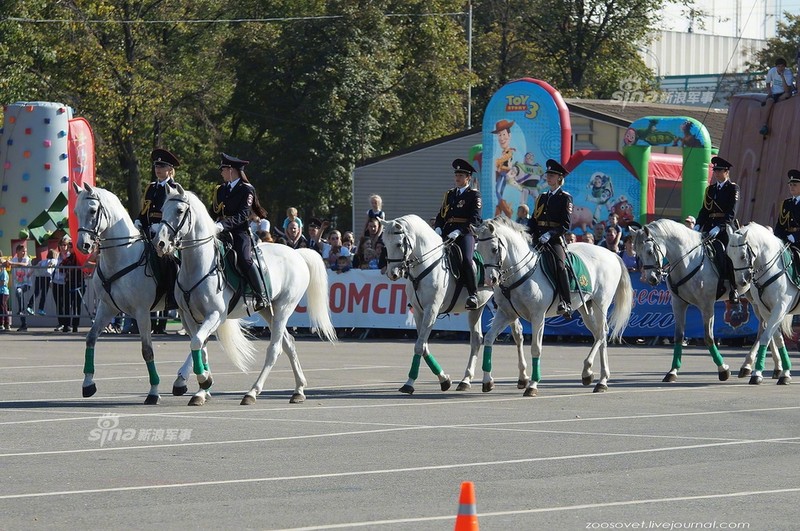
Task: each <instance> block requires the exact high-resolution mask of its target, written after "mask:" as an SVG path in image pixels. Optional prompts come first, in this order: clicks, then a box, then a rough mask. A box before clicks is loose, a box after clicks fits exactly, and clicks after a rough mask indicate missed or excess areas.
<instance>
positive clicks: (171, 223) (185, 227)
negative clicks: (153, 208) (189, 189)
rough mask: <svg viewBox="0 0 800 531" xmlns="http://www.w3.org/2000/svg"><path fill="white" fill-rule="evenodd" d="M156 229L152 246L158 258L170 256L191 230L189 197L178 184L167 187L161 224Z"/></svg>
mask: <svg viewBox="0 0 800 531" xmlns="http://www.w3.org/2000/svg"><path fill="white" fill-rule="evenodd" d="M156 227H157V230H156V235H155V237H154V238H153V246H154V247H155V249H156V252H158V255H159V256H166V255H171V254H172V253H173V252H174V251H175V249H176V247H178V245H179V244H180V241H181V239H182V238H183V237H184V236H185V235H186V234H187V233H188V232H189V231H190V230H191V228H192V209H191V205H190V203H189V197H188V195H187V193H186V191H185V190H184V189H183V187H182V186H181V185H180V184H176V185H175V187H172V186H167V197H166V199H165V200H164V205H163V206H162V207H161V223H159V224H158V225H157V226H156Z"/></svg>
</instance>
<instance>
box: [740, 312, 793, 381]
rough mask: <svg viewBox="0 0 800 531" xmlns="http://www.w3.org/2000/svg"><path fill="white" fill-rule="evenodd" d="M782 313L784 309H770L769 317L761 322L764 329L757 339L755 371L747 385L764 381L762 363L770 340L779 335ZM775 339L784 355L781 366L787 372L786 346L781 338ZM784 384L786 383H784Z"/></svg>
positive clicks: (787, 357)
mask: <svg viewBox="0 0 800 531" xmlns="http://www.w3.org/2000/svg"><path fill="white" fill-rule="evenodd" d="M784 312H785V308H781V307H779V306H776V307H775V308H773V309H772V312H771V313H770V315H769V316H768V317H767V318H766V319H765V320H763V323H764V329H763V331H762V332H761V336H760V337H759V339H758V343H759V345H758V352H757V354H756V362H755V366H754V369H755V371H754V372H753V374H752V375H751V376H750V382H749V383H750V384H752V385H759V384H760V383H761V382H762V381H763V380H764V377H763V375H762V372H763V371H764V361H765V359H766V357H767V348H768V347H769V343H770V340H775V339H776V337H777V336H780V335H781V331H780V328H779V327H780V324H781V322H782V321H783V316H784V315H785V313H784ZM777 339H778V340H779V341H780V344H782V345H783V349H782V353H783V352H785V353H786V356H785V358H784V357H783V356H781V357H782V361H783V363H782V365H783V367H784V368H785V369H787V370H788V368H790V367H791V362H790V361H789V354H788V352H787V351H786V344H785V343H784V342H783V337H778V338H777ZM778 383H780V380H778ZM784 383H788V382H787V381H784Z"/></svg>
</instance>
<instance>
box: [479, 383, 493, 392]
mask: <svg viewBox="0 0 800 531" xmlns="http://www.w3.org/2000/svg"><path fill="white" fill-rule="evenodd" d="M492 389H494V380H489V381H488V382H483V385H482V386H481V391H483V392H484V393H488V392H490V391H491V390H492Z"/></svg>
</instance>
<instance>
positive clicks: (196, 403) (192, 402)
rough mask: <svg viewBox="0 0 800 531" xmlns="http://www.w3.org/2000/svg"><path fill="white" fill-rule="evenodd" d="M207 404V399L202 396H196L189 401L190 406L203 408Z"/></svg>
mask: <svg viewBox="0 0 800 531" xmlns="http://www.w3.org/2000/svg"><path fill="white" fill-rule="evenodd" d="M205 403H206V399H205V398H203V397H202V396H198V395H194V396H193V397H192V399H191V400H189V405H190V406H202V405H203V404H205Z"/></svg>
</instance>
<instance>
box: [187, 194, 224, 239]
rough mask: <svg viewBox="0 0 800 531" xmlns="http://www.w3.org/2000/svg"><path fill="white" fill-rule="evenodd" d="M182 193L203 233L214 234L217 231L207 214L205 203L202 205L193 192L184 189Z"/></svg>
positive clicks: (209, 215)
mask: <svg viewBox="0 0 800 531" xmlns="http://www.w3.org/2000/svg"><path fill="white" fill-rule="evenodd" d="M184 192H185V194H186V199H187V201H189V206H190V207H191V208H192V210H193V211H194V214H195V220H196V221H197V223H198V224H199V225H200V228H201V229H202V231H203V233H204V234H207V233H211V234H216V233H217V229H216V227H215V226H214V220H213V219H212V217H211V214H209V213H208V209H207V208H206V205H205V203H203V202H202V201H201V200H200V198H199V197H197V195H196V194H195V193H194V192H190V191H189V190H186V189H184Z"/></svg>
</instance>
